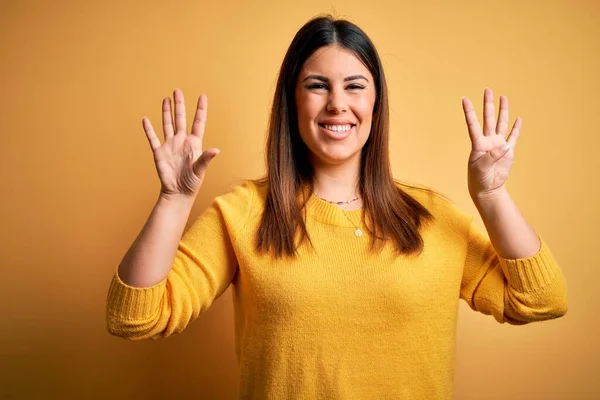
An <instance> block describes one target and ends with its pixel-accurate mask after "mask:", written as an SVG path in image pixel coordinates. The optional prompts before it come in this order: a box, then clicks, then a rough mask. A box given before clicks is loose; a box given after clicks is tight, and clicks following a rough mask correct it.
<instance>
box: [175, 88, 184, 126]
mask: <svg viewBox="0 0 600 400" xmlns="http://www.w3.org/2000/svg"><path fill="white" fill-rule="evenodd" d="M173 100H174V101H175V133H180V132H183V133H186V132H187V121H186V119H185V102H184V101H183V93H182V92H181V90H179V89H175V90H174V91H173Z"/></svg>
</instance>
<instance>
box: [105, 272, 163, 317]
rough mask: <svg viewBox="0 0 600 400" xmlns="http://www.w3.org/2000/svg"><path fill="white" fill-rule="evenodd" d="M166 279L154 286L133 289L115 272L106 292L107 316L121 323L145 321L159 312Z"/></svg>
mask: <svg viewBox="0 0 600 400" xmlns="http://www.w3.org/2000/svg"><path fill="white" fill-rule="evenodd" d="M166 285H167V278H165V279H163V280H162V281H161V282H159V283H157V284H156V285H154V286H149V287H134V286H130V285H128V284H126V283H125V282H123V281H122V280H121V278H120V277H119V273H118V271H117V272H115V275H114V276H113V279H112V282H111V284H110V288H109V290H108V302H107V303H108V304H107V308H108V314H109V315H110V316H112V317H113V318H116V319H118V320H121V321H147V320H149V319H152V318H153V317H154V316H156V314H157V313H158V311H159V308H160V303H161V301H162V298H163V296H164V293H165V287H166Z"/></svg>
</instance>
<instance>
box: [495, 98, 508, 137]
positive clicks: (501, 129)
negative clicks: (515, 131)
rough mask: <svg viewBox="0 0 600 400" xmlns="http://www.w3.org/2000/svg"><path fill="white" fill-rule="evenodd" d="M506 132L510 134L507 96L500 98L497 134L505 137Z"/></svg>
mask: <svg viewBox="0 0 600 400" xmlns="http://www.w3.org/2000/svg"><path fill="white" fill-rule="evenodd" d="M506 132H508V99H507V98H506V96H500V111H499V112H498V123H497V124H496V134H498V135H502V137H505V136H506Z"/></svg>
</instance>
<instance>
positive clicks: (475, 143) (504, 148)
mask: <svg viewBox="0 0 600 400" xmlns="http://www.w3.org/2000/svg"><path fill="white" fill-rule="evenodd" d="M462 105H463V110H464V112H465V119H466V122H467V127H468V130H469V136H470V138H471V154H470V155H469V166H468V186H469V193H470V194H471V197H472V198H473V199H475V198H477V199H481V198H485V197H488V196H492V197H493V196H494V195H496V194H497V193H499V192H501V191H503V190H505V186H504V184H505V182H506V180H507V179H508V174H509V172H510V168H511V166H512V163H513V160H514V155H515V153H514V148H515V145H516V143H517V139H518V138H519V135H520V133H521V124H522V120H521V118H520V117H517V119H516V121H515V123H514V125H513V127H512V129H511V131H510V135H508V137H507V136H506V134H507V132H508V122H509V121H508V99H507V98H506V97H504V96H500V111H499V113H498V120H497V122H496V123H494V116H495V111H494V93H493V92H492V90H491V89H489V88H486V89H485V91H484V94H483V130H482V129H481V126H480V125H479V121H478V120H477V115H476V114H475V110H474V108H473V104H472V103H471V101H470V100H469V99H468V98H466V97H463V100H462Z"/></svg>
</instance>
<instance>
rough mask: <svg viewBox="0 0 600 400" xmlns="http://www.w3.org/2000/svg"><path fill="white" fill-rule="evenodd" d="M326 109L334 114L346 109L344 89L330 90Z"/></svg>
mask: <svg viewBox="0 0 600 400" xmlns="http://www.w3.org/2000/svg"><path fill="white" fill-rule="evenodd" d="M327 111H328V112H331V113H334V114H341V113H344V112H346V111H348V102H347V100H346V95H345V93H344V91H343V90H342V91H340V90H332V91H331V92H330V94H329V99H328V101H327Z"/></svg>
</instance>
